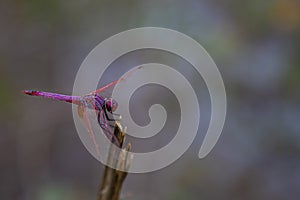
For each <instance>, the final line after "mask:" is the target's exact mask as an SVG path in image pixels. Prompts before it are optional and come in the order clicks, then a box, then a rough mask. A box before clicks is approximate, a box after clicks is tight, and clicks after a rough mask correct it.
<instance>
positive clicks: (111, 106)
mask: <svg viewBox="0 0 300 200" xmlns="http://www.w3.org/2000/svg"><path fill="white" fill-rule="evenodd" d="M105 104H106V108H107V111H109V112H114V111H115V110H117V108H118V103H117V102H116V101H115V100H114V99H112V98H109V99H107V100H106V101H105Z"/></svg>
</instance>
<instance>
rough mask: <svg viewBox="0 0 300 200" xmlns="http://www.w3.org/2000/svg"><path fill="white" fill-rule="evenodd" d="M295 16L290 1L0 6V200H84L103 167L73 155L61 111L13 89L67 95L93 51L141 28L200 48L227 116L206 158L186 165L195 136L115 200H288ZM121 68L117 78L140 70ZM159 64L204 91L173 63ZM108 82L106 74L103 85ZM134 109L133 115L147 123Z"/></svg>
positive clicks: (299, 72)
mask: <svg viewBox="0 0 300 200" xmlns="http://www.w3.org/2000/svg"><path fill="white" fill-rule="evenodd" d="M299 10H300V2H299V1H297V0H270V1H261V0H246V1H239V0H227V1H217V0H210V1H208V0H186V1H183V0H182V1H178V0H162V1H147V0H131V1H127V0H123V1H108V0H107V1H100V0H99V1H85V0H77V1H68V0H65V1H59V0H44V1H37V0H28V1H18V0H1V1H0V29H1V31H0V33H1V34H0V125H1V126H0V199H3V200H12V199H22V200H23V199H25V200H27V199H30V200H32V199H37V200H60V199H61V200H69V199H70V200H71V199H72V200H76V199H78V200H79V199H80V200H81V199H95V197H96V194H97V190H98V186H99V184H100V180H101V177H102V173H103V166H102V165H101V164H100V163H99V162H98V161H97V160H95V159H94V158H93V157H92V156H91V155H90V154H89V153H88V151H87V150H86V149H85V147H84V146H83V145H82V143H81V141H80V139H79V137H78V135H77V133H76V130H75V127H74V123H73V118H72V110H71V105H68V104H65V103H60V102H54V101H50V100H44V99H43V100H42V99H38V98H31V97H28V96H25V95H23V94H22V93H21V90H22V89H43V90H47V91H56V92H62V93H66V94H71V93H72V87H73V81H74V78H75V76H76V72H77V70H78V68H79V66H80V64H81V62H82V61H83V59H84V58H85V57H86V55H87V54H88V53H89V52H90V51H91V50H92V49H93V48H94V47H95V46H96V45H97V44H98V43H99V42H101V41H103V40H104V39H106V38H108V37H110V36H112V35H114V34H116V33H119V32H121V31H124V30H127V29H131V28H136V27H142V26H159V27H166V28H171V29H174V30H178V31H180V32H183V33H185V34H187V35H189V36H191V37H192V38H194V39H195V40H197V41H198V42H199V43H201V44H202V45H203V46H204V47H205V49H206V50H207V51H208V52H209V54H210V55H211V56H212V58H213V59H214V60H215V62H216V64H217V66H218V67H219V70H220V72H221V74H222V76H223V79H224V82H225V86H226V90H227V95H228V115H227V120H226V124H225V127H224V131H223V133H222V135H221V138H220V140H219V142H218V143H217V145H216V147H215V148H214V150H213V151H212V152H211V153H210V154H209V156H208V157H206V158H205V159H203V160H199V159H198V157H197V153H198V151H199V147H200V145H201V141H202V139H203V135H201V133H199V136H197V138H196V140H195V141H194V143H193V145H192V146H191V148H190V149H189V150H188V151H187V152H186V154H185V155H184V156H183V157H181V158H180V159H179V160H178V161H176V162H175V163H174V164H172V165H171V166H169V167H167V168H164V169H162V170H159V171H157V172H152V173H147V174H130V175H129V176H128V178H127V179H126V180H125V185H124V188H123V191H122V192H123V199H133V200H135V199H145V200H154V199H170V200H171V199H172V200H174V199H175V200H177V199H178V200H179V199H189V200H198V199H230V200H232V199H245V200H247V199H249V200H250V199H264V200H265V199H273V200H277V199H278V200H279V199H299V197H300V190H299V189H300V167H299V166H300V159H299V158H300V135H299V134H300V123H299V120H300V104H299V102H300V90H299V86H300V66H299V65H300V59H299V55H300V40H299V38H300V37H299V36H300V12H299ZM146 53H147V52H144V54H143V55H144V57H146V60H147V59H149V58H147V56H145V55H146ZM150 53H151V52H150ZM156 53H157V52H156ZM133 55H134V54H133ZM153 55H155V53H153V52H152V56H153ZM156 56H157V55H156ZM141 57H143V56H141ZM129 58H130V59H129ZM129 58H128V59H127V61H126V63H127V67H130V65H131V64H132V65H133V64H136V63H139V62H137V60H139V61H143V59H140V57H139V58H138V59H137V58H136V56H132V55H131V56H129ZM128 60H129V61H130V62H128ZM163 60H165V61H166V62H169V63H172V65H173V66H175V68H177V69H179V70H181V71H184V72H185V73H186V76H187V77H188V78H189V79H191V80H192V81H194V83H198V82H199V83H200V82H201V84H202V85H205V84H204V83H203V81H202V80H201V78H200V79H199V77H198V76H196V75H194V73H189V72H191V71H190V70H189V69H186V68H183V67H182V66H181V64H182V61H178V60H176V59H175V58H174V59H173V58H172V57H170V56H166V57H165V58H164V59H163ZM177 61H178V62H177ZM121 64H122V62H121ZM123 70H124V69H123ZM119 71H120V70H119V69H118V67H115V68H114V67H112V68H111V71H110V72H108V75H107V76H106V77H104V79H105V80H104V81H103V84H105V82H106V83H108V82H109V81H111V80H113V79H115V78H116V77H117V76H119ZM100 84H101V83H100ZM203 91H204V93H206V94H203V96H204V97H203V98H204V99H207V98H206V97H207V92H205V90H203ZM155 92H156V91H155V88H154V89H153V90H151V93H149V97H153V96H156V97H157V96H158V95H155V94H156V93H155ZM198 94H199V96H201V93H198ZM143 95H144V96H145V95H147V94H143ZM143 95H142V96H143ZM205 96H206V97H205ZM146 97H147V96H146ZM187 98H188V97H187ZM148 100H149V99H148V98H144V101H145V102H147V101H148ZM150 100H153V99H150ZM150 100H149V102H150ZM156 100H157V99H156ZM156 100H155V101H156ZM140 101H141V100H140ZM163 101H164V102H165V103H166V104H168V102H169V101H168V99H163ZM149 102H147V103H146V104H147V105H148V104H149ZM203 102H207V101H206V100H204V101H203ZM142 103H143V102H142ZM142 105H143V104H141V106H140V107H139V110H138V111H139V112H138V113H137V115H140V116H147V113H145V112H147V110H146V109H143V106H142ZM172 105H173V104H172V103H170V104H169V108H170V109H171V110H175V111H176V109H177V111H178V108H174V109H172ZM174 105H177V104H176V102H175V103H174ZM174 105H173V106H174ZM202 107H204V108H209V103H208V104H204V105H202ZM204 111H205V109H204ZM205 112H207V113H209V109H206V111H205ZM170 116H171V117H172V116H173V115H170ZM204 116H206V115H204ZM205 118H206V120H205ZM171 119H172V118H171ZM207 119H209V114H208V115H207V116H206V117H204V122H207ZM175 122H176V120H175ZM175 122H173V125H174V124H175V125H176V123H175ZM171 124H172V123H171ZM203 127H204V128H200V129H203V130H204V129H205V123H204V125H203ZM199 132H201V130H200V131H199ZM160 135H161V137H162V138H163V139H161V138H157V139H155V138H154V139H153V140H152V142H153V143H154V144H155V142H156V143H157V146H158V147H160V146H161V144H162V143H163V142H165V141H168V140H170V138H169V137H166V136H164V133H161V134H160ZM170 137H171V136H170ZM137 146H138V145H137Z"/></svg>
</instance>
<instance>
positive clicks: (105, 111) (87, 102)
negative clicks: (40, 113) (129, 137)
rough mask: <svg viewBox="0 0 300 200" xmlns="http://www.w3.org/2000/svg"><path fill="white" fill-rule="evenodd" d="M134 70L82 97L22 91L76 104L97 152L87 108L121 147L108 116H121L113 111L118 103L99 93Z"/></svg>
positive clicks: (111, 138)
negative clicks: (93, 112) (94, 113)
mask: <svg viewBox="0 0 300 200" xmlns="http://www.w3.org/2000/svg"><path fill="white" fill-rule="evenodd" d="M137 69H141V67H138V68H137ZM134 71H135V70H133V71H131V72H129V73H128V74H127V76H126V77H124V78H121V79H119V80H116V81H113V82H111V83H109V84H108V85H106V86H104V87H102V88H100V89H97V90H95V91H93V92H91V93H89V94H87V95H85V96H83V97H81V96H70V95H63V94H57V93H51V92H43V91H36V90H23V93H25V94H27V95H31V96H41V97H45V98H50V99H55V100H59V101H64V102H68V103H73V104H76V105H78V115H79V117H80V118H81V119H83V120H84V121H85V123H86V125H87V128H88V131H89V133H90V136H91V138H92V140H93V143H94V145H95V148H96V152H97V154H98V155H100V154H99V148H98V144H97V142H96V139H95V134H94V132H93V129H92V125H91V121H90V119H89V117H88V114H87V108H89V109H93V110H95V112H96V115H97V121H98V123H99V125H100V127H101V128H102V130H103V131H104V133H105V134H106V136H107V137H108V138H109V139H110V141H111V142H112V143H114V144H116V145H117V146H119V147H121V146H122V144H120V143H119V141H118V139H117V136H115V135H114V130H113V129H114V124H112V122H114V121H116V120H115V119H114V118H113V117H110V116H109V115H111V116H113V115H115V116H118V119H117V120H120V119H121V116H120V115H118V114H115V113H113V112H114V111H115V110H116V109H117V108H118V103H117V102H116V101H115V100H114V99H112V98H104V97H103V96H102V95H100V94H101V93H102V92H104V91H105V90H106V89H108V88H110V87H112V86H114V85H116V84H117V83H119V82H121V81H123V80H125V79H126V78H127V77H128V76H129V75H131V74H132V73H133V72H134Z"/></svg>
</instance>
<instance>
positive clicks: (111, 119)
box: [103, 109, 116, 122]
mask: <svg viewBox="0 0 300 200" xmlns="http://www.w3.org/2000/svg"><path fill="white" fill-rule="evenodd" d="M103 111H104V114H105V117H106V119H107V120H108V121H111V122H114V121H116V120H115V119H113V118H109V117H108V114H107V110H106V109H103Z"/></svg>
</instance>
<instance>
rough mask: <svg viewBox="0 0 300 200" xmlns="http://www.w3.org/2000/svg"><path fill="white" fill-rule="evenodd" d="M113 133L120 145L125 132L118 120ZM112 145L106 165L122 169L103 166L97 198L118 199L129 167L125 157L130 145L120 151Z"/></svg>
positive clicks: (100, 199)
mask: <svg viewBox="0 0 300 200" xmlns="http://www.w3.org/2000/svg"><path fill="white" fill-rule="evenodd" d="M114 135H115V136H116V137H117V139H118V143H119V144H121V147H122V146H123V143H124V141H125V137H126V133H125V131H123V130H122V127H121V125H120V124H119V123H118V122H117V123H116V124H115V128H114ZM112 145H113V144H112ZM112 145H111V146H110V149H109V155H108V158H107V162H108V165H109V166H114V168H117V167H119V169H121V170H123V171H119V170H116V169H114V168H111V167H109V166H105V169H104V175H103V178H102V184H101V187H100V189H99V192H98V198H97V199H98V200H119V198H120V193H121V189H122V184H123V182H124V180H125V178H126V176H127V170H128V169H129V167H130V162H129V163H128V162H127V160H128V158H127V157H128V151H130V149H131V145H130V144H128V145H127V147H126V149H123V150H122V151H121V152H118V151H116V150H115V148H112ZM118 154H119V155H118ZM115 158H117V159H115Z"/></svg>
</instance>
